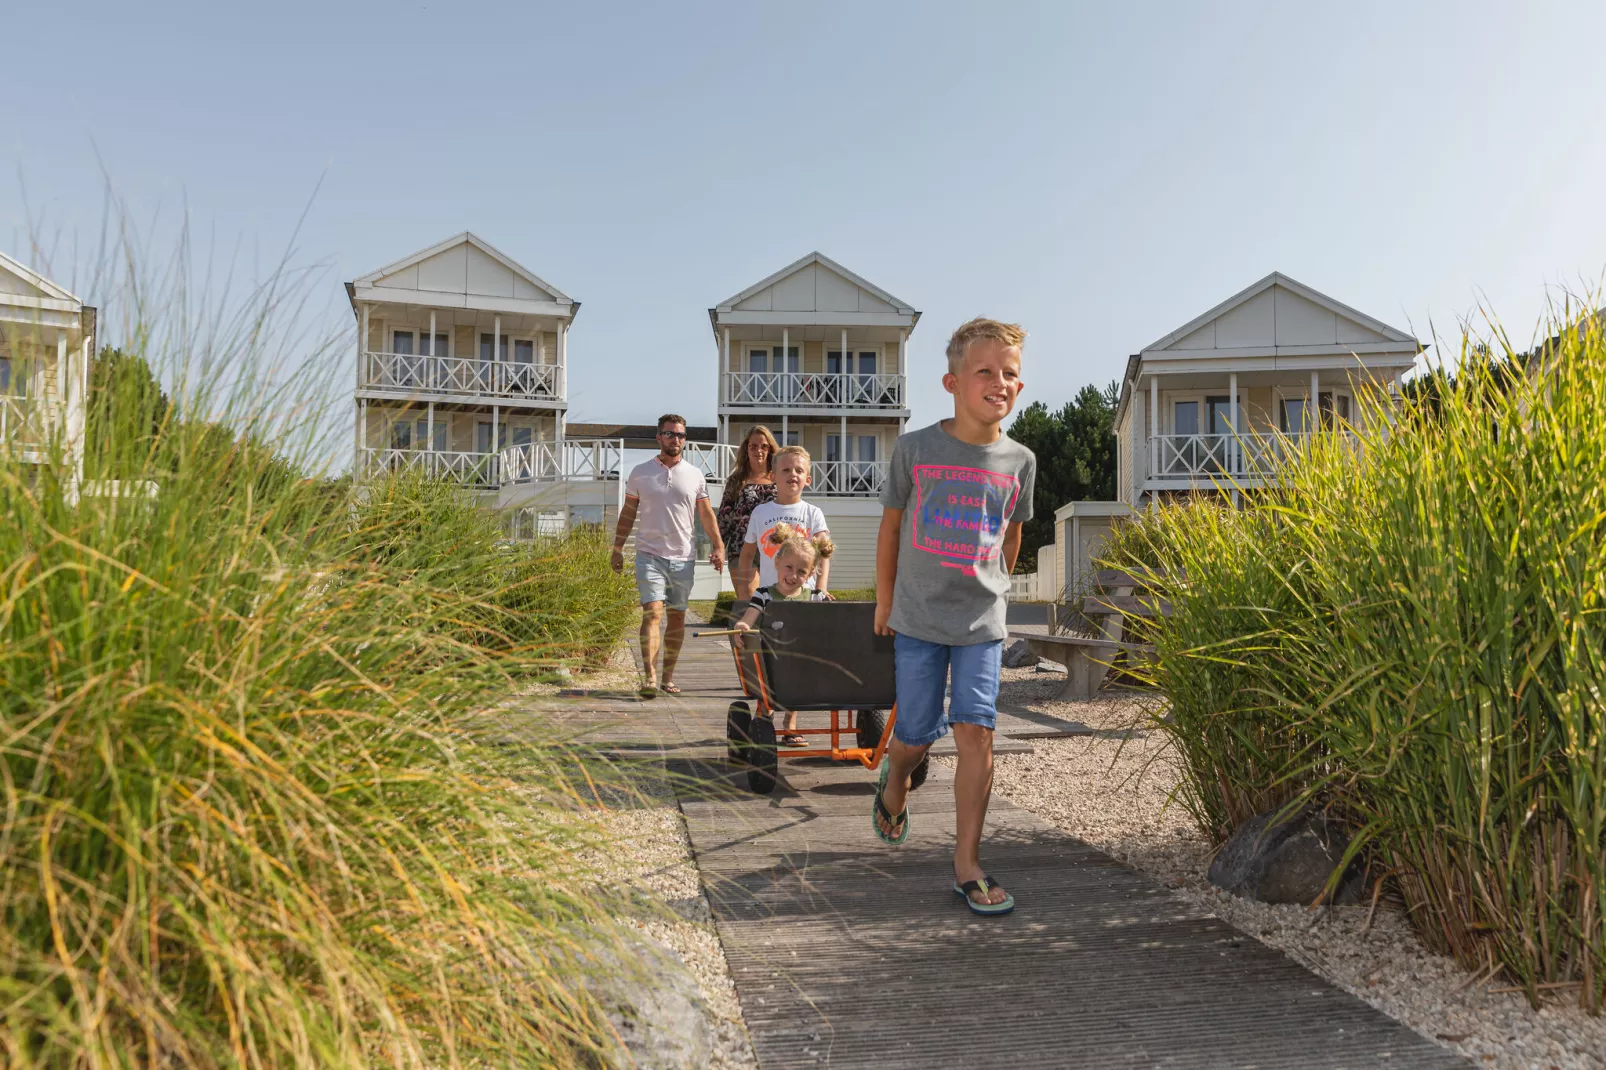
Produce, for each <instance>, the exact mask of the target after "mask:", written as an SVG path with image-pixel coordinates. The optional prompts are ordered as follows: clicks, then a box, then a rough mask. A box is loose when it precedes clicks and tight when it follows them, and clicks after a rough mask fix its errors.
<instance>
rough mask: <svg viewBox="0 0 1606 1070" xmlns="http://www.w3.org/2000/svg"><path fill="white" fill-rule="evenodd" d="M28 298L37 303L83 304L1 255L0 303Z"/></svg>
mask: <svg viewBox="0 0 1606 1070" xmlns="http://www.w3.org/2000/svg"><path fill="white" fill-rule="evenodd" d="M8 297H11V298H16V297H21V298H26V299H28V301H29V302H30V303H33V302H37V301H67V302H70V303H72V304H74V305H81V304H83V302H81V301H79V300H78V298H76V297H74V296H73V295H72V294H70V293H68V292H67V291H66V290H64V289H62V288H61V287H60V286H57V285H56V284H55V283H53V282H51V281H50V280H49V279H47V278H45V277H44V276H43V275H41V274H39V273H38V272H37V271H34V270H32V269H30V268H27V267H24V266H23V265H21V264H19V263H17V261H15V260H13V259H11V258H10V257H9V256H7V255H5V254H4V253H0V301H4V300H5V299H6V298H8Z"/></svg>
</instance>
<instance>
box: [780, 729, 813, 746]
mask: <svg viewBox="0 0 1606 1070" xmlns="http://www.w3.org/2000/svg"><path fill="white" fill-rule="evenodd" d="M808 745H809V741H808V740H806V739H804V738H803V737H802V736H800V735H798V734H797V733H796V732H788V733H786V734H785V735H784V736H782V737H781V746H783V747H806V746H808Z"/></svg>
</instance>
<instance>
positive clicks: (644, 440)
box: [563, 423, 719, 449]
mask: <svg viewBox="0 0 1606 1070" xmlns="http://www.w3.org/2000/svg"><path fill="white" fill-rule="evenodd" d="M563 434H564V436H565V437H567V438H622V439H624V440H625V448H626V449H657V448H658V428H657V426H656V425H654V424H577V423H566V424H564V425H563ZM686 441H687V442H707V443H715V442H718V441H719V428H717V427H692V426H690V425H687V427H686Z"/></svg>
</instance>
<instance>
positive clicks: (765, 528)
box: [742, 501, 830, 588]
mask: <svg viewBox="0 0 1606 1070" xmlns="http://www.w3.org/2000/svg"><path fill="white" fill-rule="evenodd" d="M781 523H786V524H791V525H792V526H793V527H794V528H801V529H802V531H803V533H804V534H805V535H808V536H811V537H812V536H814V535H818V534H819V533H820V532H822V531H829V530H830V529H829V528H827V527H826V526H825V514H824V513H822V512H820V507H819V506H817V505H810V504H809V503H808V502H803V501H800V502H795V503H793V504H792V505H782V504H781V503H780V502H765V503H764V504H763V505H761V506H759V507H758V508H757V509H754V510H753V515H752V516H751V517H749V518H748V521H747V535H746V536H745V537H744V538H743V540H742V541H743V542H750V543H753V544H754V545H755V546H756V547H757V552H756V553H755V554H754V555H753V556H754V557H755V558H757V559H758V585H759V586H760V587H768V586H770V585H772V584H773V583H775V582H776V580H777V579H778V578H779V577H777V576H776V574H775V549H776V548H775V547H774V546H773V545H771V544H770V541H769V537H768V536H769V533H770V531H771V530H773V529H774V527H775V525H776V524H781ZM804 586H805V587H810V588H812V587H813V586H814V577H813V576H810V577H809V579H808V582H807V583H805V584H804Z"/></svg>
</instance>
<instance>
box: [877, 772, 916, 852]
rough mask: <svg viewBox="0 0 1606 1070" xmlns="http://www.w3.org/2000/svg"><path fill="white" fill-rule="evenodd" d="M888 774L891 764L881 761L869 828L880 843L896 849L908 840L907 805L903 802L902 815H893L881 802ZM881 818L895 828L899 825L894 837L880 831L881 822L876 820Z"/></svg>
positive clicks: (906, 802)
mask: <svg viewBox="0 0 1606 1070" xmlns="http://www.w3.org/2000/svg"><path fill="white" fill-rule="evenodd" d="M890 772H892V763H891V762H888V761H883V762H882V763H881V779H880V780H879V781H878V782H877V783H876V786H875V810H874V811H872V813H871V815H870V827H871V828H873V829H875V834H876V836H877V838H879V839H880V840H881V842H882V843H890V844H891V845H892V846H894V847H896V846H898V845H899V844H901V843H902V842H903V841H904V840H907V839H908V838H909V803H908V801H907V800H905V801H904V804H903V813H901V814H895V813H893V812H892V811H891V810H888V809H887V804H886V803H884V802H882V801H881V793H882V792H883V791H886V790H887V774H888V773H890ZM883 817H884V818H886V819H887V823H888V824H891V825H892V826H893V827H895V828H897V827H899V826H900V825H901V829H900V831H899V832H898V834H897V835H896V836H888V835H887V834H886V833H885V832H882V831H881V822H880V821H878V820H876V819H877V818H883Z"/></svg>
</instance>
